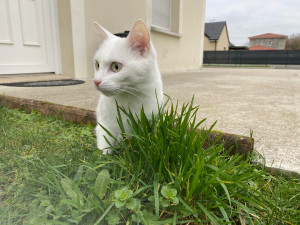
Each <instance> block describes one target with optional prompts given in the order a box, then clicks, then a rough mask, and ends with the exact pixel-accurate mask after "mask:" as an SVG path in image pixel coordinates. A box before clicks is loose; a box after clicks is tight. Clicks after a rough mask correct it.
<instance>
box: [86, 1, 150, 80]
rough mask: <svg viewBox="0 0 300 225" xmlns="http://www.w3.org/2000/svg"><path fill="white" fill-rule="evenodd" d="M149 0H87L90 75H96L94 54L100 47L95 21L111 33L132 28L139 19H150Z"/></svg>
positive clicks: (87, 45)
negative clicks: (148, 17)
mask: <svg viewBox="0 0 300 225" xmlns="http://www.w3.org/2000/svg"><path fill="white" fill-rule="evenodd" d="M149 2H150V1H149V0H122V1H120V0H109V1H107V0H87V1H85V29H86V48H87V51H86V57H87V72H88V76H89V77H93V76H94V69H93V66H94V62H93V61H92V60H93V58H94V54H95V52H96V50H97V49H98V47H99V40H98V38H97V34H96V31H95V26H94V22H95V21H96V22H98V23H99V24H100V25H101V26H103V27H104V28H105V29H107V30H108V31H109V32H111V33H113V34H114V33H122V32H124V31H125V30H130V29H131V27H132V26H133V24H134V22H135V21H136V20H137V19H142V20H143V21H144V22H146V21H148V19H147V16H148V15H149V13H151V11H150V12H148V11H147V7H148V5H149V4H151V3H149Z"/></svg>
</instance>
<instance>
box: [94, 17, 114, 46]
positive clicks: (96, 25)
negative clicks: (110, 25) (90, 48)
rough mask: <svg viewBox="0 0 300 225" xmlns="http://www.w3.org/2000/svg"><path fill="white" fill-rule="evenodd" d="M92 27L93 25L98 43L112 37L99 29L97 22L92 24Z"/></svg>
mask: <svg viewBox="0 0 300 225" xmlns="http://www.w3.org/2000/svg"><path fill="white" fill-rule="evenodd" d="M94 25H95V29H96V33H97V35H98V36H99V38H100V43H102V42H103V41H105V40H106V39H108V38H110V37H113V36H114V35H113V34H112V33H110V32H109V31H107V30H105V29H104V28H103V27H101V26H100V25H99V24H98V23H97V22H94Z"/></svg>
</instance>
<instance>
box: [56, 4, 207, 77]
mask: <svg viewBox="0 0 300 225" xmlns="http://www.w3.org/2000/svg"><path fill="white" fill-rule="evenodd" d="M174 1H176V5H177V6H179V5H180V6H181V8H180V9H178V8H177V9H176V7H175V8H174V10H179V11H178V12H179V14H178V16H177V17H178V20H177V22H174V23H173V24H172V25H173V28H174V30H176V31H178V32H179V33H178V35H177V36H176V35H175V36H173V35H168V34H166V33H161V32H157V31H154V30H151V23H152V0H122V1H119V0H110V1H106V0H85V1H84V0H64V1H58V15H59V32H60V44H61V54H62V72H63V74H64V75H71V76H73V77H75V78H92V77H93V71H94V69H93V65H94V63H93V61H92V59H93V57H94V54H95V52H96V50H97V48H98V45H99V40H98V39H97V34H96V31H95V26H94V21H96V22H98V23H99V24H100V25H102V26H103V27H104V28H106V29H107V30H108V31H110V32H111V33H120V32H124V31H125V30H130V29H131V27H132V26H133V24H134V22H135V21H136V20H137V19H142V20H143V21H144V22H145V23H146V25H147V27H148V28H149V30H150V34H151V40H152V42H153V44H154V46H155V48H156V50H157V55H158V64H159V67H160V70H161V71H162V72H165V71H178V70H195V69H201V68H202V61H203V39H204V16H205V15H204V13H205V3H206V1H205V0H200V1H199V0H189V1H183V0H174ZM172 12H173V9H172ZM195 15H198V16H195ZM172 20H174V13H173V14H172ZM180 36H181V37H180Z"/></svg>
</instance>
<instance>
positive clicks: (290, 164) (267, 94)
mask: <svg viewBox="0 0 300 225" xmlns="http://www.w3.org/2000/svg"><path fill="white" fill-rule="evenodd" d="M164 84H165V87H164V91H165V93H168V94H169V95H170V96H171V97H172V99H174V100H175V99H179V102H180V103H183V102H188V101H190V99H191V98H192V96H193V95H194V96H195V102H196V104H198V105H199V106H200V109H199V113H198V115H197V116H198V119H201V118H207V123H206V124H207V126H210V125H211V124H212V123H213V122H214V121H216V120H217V121H218V122H217V124H216V127H215V129H216V130H220V131H223V132H228V133H234V134H242V135H248V136H249V135H250V130H253V137H254V138H255V148H256V149H257V150H258V151H259V152H260V153H262V154H263V155H264V156H265V157H266V162H267V165H268V166H272V167H277V168H282V169H286V170H292V171H295V172H298V173H300V70H283V69H236V68H234V69H232V68H205V69H204V70H203V71H200V72H189V73H184V74H182V73H180V74H168V75H164Z"/></svg>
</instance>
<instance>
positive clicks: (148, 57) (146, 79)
mask: <svg viewBox="0 0 300 225" xmlns="http://www.w3.org/2000/svg"><path fill="white" fill-rule="evenodd" d="M95 25H96V28H97V31H98V33H99V35H100V47H99V49H98V51H97V52H96V54H95V57H94V71H95V74H94V83H95V85H96V88H97V89H98V90H99V91H100V92H101V93H102V94H101V96H100V99H99V102H98V107H97V122H98V125H97V126H96V135H97V146H98V148H99V149H101V150H102V151H103V154H107V153H111V150H109V149H108V147H109V145H108V143H107V141H106V140H105V138H104V136H106V138H107V139H108V141H109V142H110V143H112V144H114V142H113V138H111V137H110V136H108V135H107V133H106V132H105V130H103V128H101V126H99V124H101V125H102V126H103V127H105V128H106V129H107V130H108V131H110V133H111V134H112V135H113V136H114V137H115V138H117V139H118V138H120V137H121V131H120V128H119V126H118V123H117V119H116V118H117V109H116V101H117V102H118V104H119V105H120V106H122V107H124V108H125V109H127V110H128V108H130V110H131V111H132V113H133V114H134V115H135V114H137V115H140V112H141V108H142V106H143V107H144V111H145V114H146V116H147V118H148V119H150V118H151V117H152V112H153V113H154V114H156V113H157V112H158V105H157V103H158V104H159V105H161V104H162V102H163V91H162V80H161V75H160V72H159V69H158V65H157V61H156V51H155V49H154V47H153V45H152V43H151V41H150V34H149V31H148V29H147V27H146V25H145V24H144V23H143V22H142V21H141V20H138V21H136V22H135V24H134V26H133V27H132V29H131V31H130V33H129V35H128V37H127V38H119V37H117V36H115V35H113V34H111V33H110V32H108V31H107V30H105V29H104V28H102V27H101V26H100V25H99V24H97V23H95ZM123 116H124V115H123ZM124 121H126V118H124V120H123V122H124ZM124 126H125V129H127V130H128V125H127V124H126V122H124Z"/></svg>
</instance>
